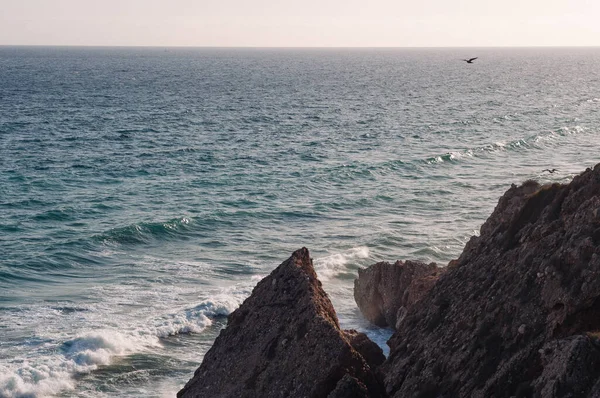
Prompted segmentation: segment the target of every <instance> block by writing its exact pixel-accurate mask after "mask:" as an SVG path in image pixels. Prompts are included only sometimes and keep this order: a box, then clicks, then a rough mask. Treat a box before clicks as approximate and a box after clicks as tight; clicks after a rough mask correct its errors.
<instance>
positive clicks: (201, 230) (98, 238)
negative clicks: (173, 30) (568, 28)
mask: <svg viewBox="0 0 600 398" xmlns="http://www.w3.org/2000/svg"><path fill="white" fill-rule="evenodd" d="M471 57H478V59H477V60H476V61H475V62H474V63H473V64H467V63H465V62H463V61H462V59H463V58H471ZM599 133H600V48H448V49H241V48H240V49H210V48H204V49H202V48H77V47H0V397H3V398H4V397H7V398H13V397H159V398H160V397H173V396H174V395H175V393H176V392H177V391H178V390H179V389H181V388H182V387H183V385H184V384H185V383H186V381H187V380H189V379H190V378H191V377H192V375H193V372H194V370H195V369H196V368H197V367H198V365H199V363H200V362H201V361H202V358H203V355H204V354H205V353H206V352H207V350H208V349H209V348H210V346H211V344H212V342H213V341H214V339H215V338H216V336H217V334H218V333H219V330H220V329H221V328H223V327H224V326H225V325H226V316H227V314H229V313H230V312H231V311H233V310H234V309H235V308H236V307H237V306H238V305H239V304H240V303H241V302H242V301H243V300H244V299H245V298H246V297H248V296H249V295H250V293H251V291H252V288H253V286H254V285H255V284H256V282H257V281H259V280H260V279H261V278H263V277H264V276H266V275H268V274H269V272H270V271H271V270H273V269H274V268H275V267H276V266H278V265H279V264H280V263H281V262H283V261H284V260H285V259H287V258H288V257H289V256H290V254H291V253H292V252H293V251H294V250H296V249H299V248H301V247H303V246H306V247H308V248H309V249H310V251H311V255H312V257H313V259H314V264H315V268H316V271H317V274H318V275H319V277H320V279H321V280H322V282H323V284H324V287H325V290H326V291H327V292H328V294H329V295H330V297H331V300H332V302H333V303H334V306H335V308H336V310H337V312H338V316H339V318H340V322H341V325H342V327H344V328H354V329H357V330H360V331H363V332H366V333H367V334H368V335H369V336H370V337H371V338H373V339H374V340H375V341H377V342H378V343H379V344H380V345H382V346H383V347H384V348H385V341H386V339H387V338H388V337H389V336H390V334H391V331H390V330H387V329H379V328H376V327H374V326H371V325H369V324H368V323H367V322H366V321H365V320H364V319H363V318H362V317H361V315H360V313H359V311H358V309H357V308H356V305H355V304H354V300H353V294H352V292H353V280H354V278H355V277H356V276H357V270H358V269H360V268H362V267H366V266H368V265H370V264H373V263H375V262H378V261H390V262H393V261H395V260H397V259H417V260H422V261H426V262H431V261H434V262H437V263H438V264H440V265H441V266H444V265H445V264H447V262H448V261H449V260H451V259H454V258H457V257H458V255H459V254H460V252H461V250H462V248H463V246H464V244H465V243H466V242H467V240H468V239H469V238H470V237H471V236H472V235H476V234H477V233H478V229H479V227H480V226H481V224H482V223H483V222H484V221H485V219H486V218H487V217H488V216H489V214H490V213H491V212H492V210H493V209H494V207H495V205H496V203H497V200H498V198H499V197H500V196H501V195H502V194H503V193H504V192H505V191H506V190H507V189H508V188H509V187H510V185H511V184H512V183H515V184H518V183H521V182H523V181H525V180H527V179H536V180H539V181H541V182H544V183H548V182H568V181H570V180H571V179H572V178H573V176H575V175H576V174H578V173H580V172H582V171H583V170H585V168H587V167H592V166H593V165H594V164H596V163H597V162H599V161H600V152H599V149H600V141H599V139H598V137H599ZM552 168H556V169H558V170H557V171H556V172H555V173H552V174H550V173H548V172H544V171H543V170H544V169H552Z"/></svg>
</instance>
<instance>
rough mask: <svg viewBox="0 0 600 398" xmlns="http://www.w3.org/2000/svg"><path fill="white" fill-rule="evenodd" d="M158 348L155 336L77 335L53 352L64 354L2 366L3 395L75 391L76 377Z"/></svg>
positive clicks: (11, 397) (8, 397)
mask: <svg viewBox="0 0 600 398" xmlns="http://www.w3.org/2000/svg"><path fill="white" fill-rule="evenodd" d="M49 345H51V344H49ZM158 346H160V342H159V339H158V337H156V336H144V335H139V334H137V335H135V334H132V333H123V332H118V331H114V330H98V331H94V332H90V333H86V334H82V335H78V336H77V337H75V338H73V339H70V340H68V341H66V342H64V343H63V344H62V345H61V346H60V347H56V348H58V349H57V350H50V351H51V352H52V351H54V352H60V353H62V355H46V356H41V357H38V358H36V359H35V360H30V359H27V358H25V359H20V358H15V359H13V360H12V361H11V362H12V364H10V363H9V364H7V365H0V396H1V397H6V398H17V397H19V398H22V397H36V398H37V397H50V396H55V395H57V394H59V393H61V392H64V391H70V390H74V389H75V382H76V381H75V380H76V375H78V374H84V373H89V372H91V371H93V370H95V369H97V368H98V367H99V366H103V365H108V364H110V363H111V360H112V358H113V357H115V356H122V355H127V354H130V353H134V352H142V351H148V350H150V349H152V348H156V347H158ZM11 365H12V366H11Z"/></svg>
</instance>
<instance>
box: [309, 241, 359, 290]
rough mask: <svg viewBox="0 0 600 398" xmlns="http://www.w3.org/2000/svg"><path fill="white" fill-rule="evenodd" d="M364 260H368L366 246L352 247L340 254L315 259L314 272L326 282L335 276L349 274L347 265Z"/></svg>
mask: <svg viewBox="0 0 600 398" xmlns="http://www.w3.org/2000/svg"><path fill="white" fill-rule="evenodd" d="M365 258H369V248H368V247H366V246H361V247H354V248H352V249H349V250H346V251H344V252H342V253H335V254H331V255H329V256H326V257H321V258H317V259H315V260H314V264H315V270H316V271H317V274H319V278H320V279H321V280H323V281H327V280H329V279H332V278H334V277H336V276H337V275H340V274H343V273H346V272H349V271H350V270H349V269H348V265H349V264H351V263H353V262H356V261H357V260H361V259H365Z"/></svg>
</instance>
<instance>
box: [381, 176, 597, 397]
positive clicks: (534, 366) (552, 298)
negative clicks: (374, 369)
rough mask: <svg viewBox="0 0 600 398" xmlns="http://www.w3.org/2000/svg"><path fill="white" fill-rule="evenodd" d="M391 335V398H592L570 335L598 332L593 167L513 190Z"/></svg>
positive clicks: (590, 349) (593, 383) (578, 347)
mask: <svg viewBox="0 0 600 398" xmlns="http://www.w3.org/2000/svg"><path fill="white" fill-rule="evenodd" d="M398 326H399V327H398V330H397V331H396V333H395V334H394V335H393V336H392V338H391V339H390V341H389V342H388V344H389V345H390V355H389V357H388V359H387V360H386V362H385V363H384V364H383V365H382V367H381V371H382V372H384V374H385V385H386V390H387V392H388V393H389V395H390V396H393V397H398V398H399V397H412V396H420V397H495V398H500V397H513V396H520V397H555V396H556V397H558V396H562V395H560V394H562V392H561V391H562V390H560V389H558V387H556V388H555V386H563V385H564V386H573V385H574V383H579V382H580V383H581V384H578V385H579V389H578V390H576V391H575V390H574V392H573V394H574V395H572V396H577V397H592V396H594V397H596V396H600V395H598V394H597V392H598V391H600V382H599V381H598V371H597V366H598V365H597V362H598V356H597V355H598V354H597V349H596V348H595V347H594V346H593V344H592V343H589V341H588V340H582V339H583V337H577V338H576V337H572V336H575V335H581V334H585V333H586V332H596V331H598V330H600V165H597V166H596V167H595V168H594V170H591V169H588V170H587V171H585V172H584V173H582V174H581V175H580V176H577V177H575V178H574V179H573V181H572V182H571V183H569V184H566V185H560V184H551V185H544V186H540V185H539V184H537V183H536V182H532V181H528V182H526V183H524V184H523V185H521V186H519V187H517V186H514V185H513V186H512V187H511V188H510V189H509V190H508V191H507V192H506V193H505V194H504V196H503V197H501V198H500V200H499V202H498V205H497V206H496V209H495V210H494V212H493V213H492V215H491V216H490V218H489V219H488V220H487V221H486V222H485V224H484V225H483V226H482V227H481V233H480V236H479V237H473V238H472V239H471V240H470V241H469V242H468V243H467V245H466V247H465V250H464V251H463V253H462V254H461V256H460V258H459V259H458V260H457V261H454V262H452V264H451V265H450V266H449V269H448V271H447V272H446V273H444V274H443V275H442V276H441V277H440V278H439V279H438V281H437V283H436V284H435V285H434V286H433V288H432V289H431V290H430V291H429V293H428V294H426V295H425V296H424V297H423V298H422V299H421V300H420V302H419V305H417V306H413V307H411V308H410V309H408V312H407V314H406V318H405V319H404V321H403V322H401V323H400V324H399V325H398ZM569 339H571V340H569ZM552 344H555V345H556V346H557V347H558V348H557V349H556V350H554V351H553V352H554V353H550V352H548V353H547V352H546V350H547V349H548V347H551V346H552ZM578 356H580V357H581V358H580V359H577V358H578ZM561 388H562V387H561ZM557 391H558V392H557ZM553 394H554V395H553ZM565 396H566V395H565Z"/></svg>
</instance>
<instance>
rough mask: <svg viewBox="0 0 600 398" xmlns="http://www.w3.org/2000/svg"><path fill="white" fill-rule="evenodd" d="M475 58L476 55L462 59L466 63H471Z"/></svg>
mask: <svg viewBox="0 0 600 398" xmlns="http://www.w3.org/2000/svg"><path fill="white" fill-rule="evenodd" d="M477 58H478V57H475V58H469V59H463V61H465V62H466V63H468V64H472V63H473V61H475V60H476V59H477Z"/></svg>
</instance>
